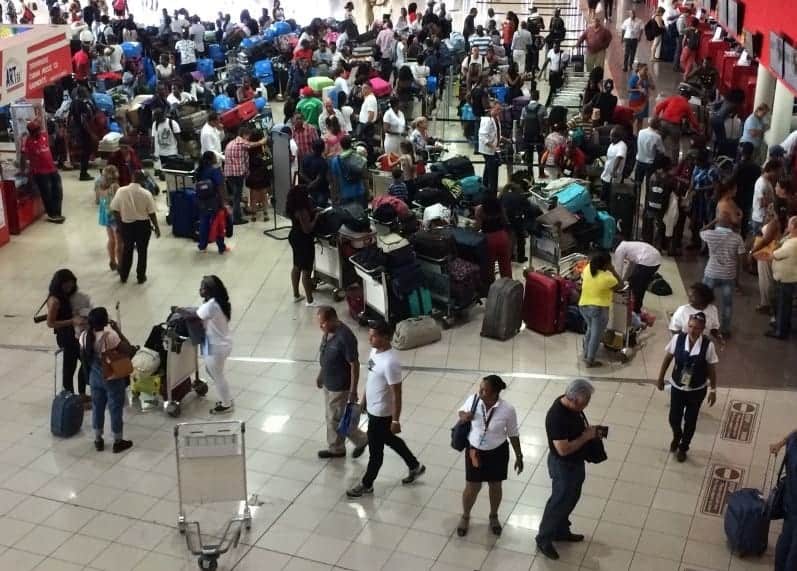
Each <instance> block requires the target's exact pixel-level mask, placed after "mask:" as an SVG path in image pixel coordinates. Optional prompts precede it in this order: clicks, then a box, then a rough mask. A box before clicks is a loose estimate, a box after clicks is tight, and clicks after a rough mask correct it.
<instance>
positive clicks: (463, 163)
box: [443, 155, 476, 180]
mask: <svg viewBox="0 0 797 571" xmlns="http://www.w3.org/2000/svg"><path fill="white" fill-rule="evenodd" d="M443 165H444V166H445V170H446V172H447V173H448V176H449V177H450V178H453V179H454V180H462V179H463V178H465V177H466V176H473V175H474V174H476V171H475V170H474V168H473V163H472V162H471V160H470V159H469V158H468V157H465V156H462V155H460V156H456V157H451V158H450V159H447V160H445V161H443Z"/></svg>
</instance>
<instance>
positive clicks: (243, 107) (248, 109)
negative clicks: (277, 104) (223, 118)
mask: <svg viewBox="0 0 797 571" xmlns="http://www.w3.org/2000/svg"><path fill="white" fill-rule="evenodd" d="M235 109H237V110H238V116H239V117H240V118H241V121H242V122H243V121H249V119H252V118H253V117H255V116H257V105H255V100H254V99H250V100H249V101H244V102H243V103H241V104H240V105H239V106H238V107H236V108H235Z"/></svg>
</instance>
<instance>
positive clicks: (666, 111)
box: [655, 87, 700, 164]
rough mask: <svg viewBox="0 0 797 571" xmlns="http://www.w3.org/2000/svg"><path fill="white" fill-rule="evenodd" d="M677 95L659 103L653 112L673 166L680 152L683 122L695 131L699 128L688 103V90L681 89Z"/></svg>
mask: <svg viewBox="0 0 797 571" xmlns="http://www.w3.org/2000/svg"><path fill="white" fill-rule="evenodd" d="M678 93H679V94H678V95H671V96H670V97H668V98H666V99H664V100H663V101H661V102H659V104H658V105H656V110H655V115H656V117H659V118H660V119H661V134H662V137H663V138H664V146H665V147H666V148H667V152H668V154H669V155H670V158H671V159H672V160H673V163H675V164H677V163H678V155H679V154H680V150H681V149H680V147H681V136H682V135H683V133H682V132H681V131H682V125H683V122H684V121H689V125H690V126H691V127H692V129H693V130H695V131H697V130H699V128H700V124H699V123H698V122H697V117H695V114H694V113H693V112H692V105H691V104H690V103H689V98H690V92H689V90H688V89H685V88H683V87H682V88H681V89H679V92H678Z"/></svg>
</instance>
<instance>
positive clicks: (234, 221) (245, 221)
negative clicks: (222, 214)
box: [233, 218, 249, 226]
mask: <svg viewBox="0 0 797 571" xmlns="http://www.w3.org/2000/svg"><path fill="white" fill-rule="evenodd" d="M242 224H249V220H244V219H243V218H241V219H240V220H233V226H240V225H242Z"/></svg>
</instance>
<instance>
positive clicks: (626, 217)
mask: <svg viewBox="0 0 797 571" xmlns="http://www.w3.org/2000/svg"><path fill="white" fill-rule="evenodd" d="M635 207H636V199H635V197H634V192H633V190H632V189H630V188H625V187H622V186H617V185H612V196H611V199H610V202H609V214H611V215H612V216H614V219H615V220H616V222H617V224H616V233H618V234H620V236H622V237H623V238H625V239H628V240H630V239H632V238H633V236H632V232H633V228H634V208H635Z"/></svg>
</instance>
